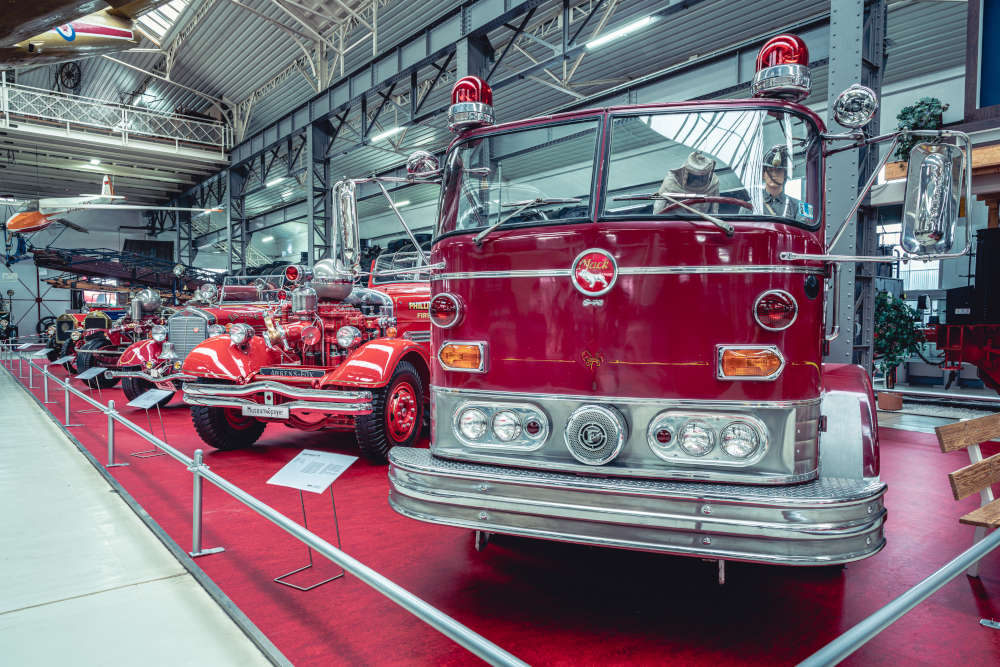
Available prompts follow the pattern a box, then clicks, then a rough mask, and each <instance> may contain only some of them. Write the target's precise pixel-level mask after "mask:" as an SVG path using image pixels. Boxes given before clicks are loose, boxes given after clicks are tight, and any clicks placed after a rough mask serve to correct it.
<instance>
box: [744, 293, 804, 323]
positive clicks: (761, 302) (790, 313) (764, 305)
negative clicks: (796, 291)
mask: <svg viewBox="0 0 1000 667" xmlns="http://www.w3.org/2000/svg"><path fill="white" fill-rule="evenodd" d="M798 312H799V306H798V304H797V303H796V302H795V298H794V297H792V295H791V294H789V293H788V292H785V291H782V290H771V291H769V292H764V293H763V294H761V295H760V296H759V297H757V303H756V304H754V318H755V319H756V320H757V324H759V325H760V326H762V327H764V328H765V329H767V330H769V331H781V330H783V329H787V328H788V327H790V326H792V322H794V321H795V315H796V314H797V313H798Z"/></svg>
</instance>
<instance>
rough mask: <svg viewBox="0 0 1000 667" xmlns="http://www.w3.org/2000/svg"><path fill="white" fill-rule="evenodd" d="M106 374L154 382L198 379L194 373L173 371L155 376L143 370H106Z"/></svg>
mask: <svg viewBox="0 0 1000 667" xmlns="http://www.w3.org/2000/svg"><path fill="white" fill-rule="evenodd" d="M104 376H105V377H107V378H142V379H143V380H147V381H149V382H152V383H153V384H156V383H158V382H172V381H174V380H179V381H185V382H189V381H191V380H197V379H198V378H197V377H195V376H194V375H187V374H185V373H173V374H170V375H164V376H161V377H153V376H152V375H150V374H149V373H143V372H142V371H105V372H104Z"/></svg>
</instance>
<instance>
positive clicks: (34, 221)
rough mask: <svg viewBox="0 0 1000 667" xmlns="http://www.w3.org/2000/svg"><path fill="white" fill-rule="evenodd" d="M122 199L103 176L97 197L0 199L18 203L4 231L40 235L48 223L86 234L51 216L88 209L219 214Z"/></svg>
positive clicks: (215, 210)
mask: <svg viewBox="0 0 1000 667" xmlns="http://www.w3.org/2000/svg"><path fill="white" fill-rule="evenodd" d="M118 199H125V198H124V197H122V196H119V195H116V194H115V191H114V187H113V186H112V185H111V177H110V176H105V177H104V182H103V184H102V186H101V194H99V195H80V196H79V197H46V198H43V199H28V200H21V199H6V198H4V199H0V203H7V204H20V206H19V207H18V208H17V210H16V211H15V212H14V215H12V216H10V218H8V219H7V231H9V232H16V233H18V234H33V233H35V232H40V231H42V230H43V229H45V228H46V227H48V226H49V225H51V224H54V223H58V224H60V225H64V226H66V227H69V228H70V229H75V230H77V231H80V232H84V233H86V231H87V230H86V229H85V228H84V227H81V226H80V225H78V224H76V223H74V222H70V221H69V220H66V219H65V218H59V217H55V216H60V215H65V214H67V213H72V212H74V211H84V210H88V209H106V210H126V211H127V210H133V211H197V212H198V213H220V212H221V211H222V209H221V208H180V207H176V206H145V205H139V204H115V203H113V202H114V201H115V200H118Z"/></svg>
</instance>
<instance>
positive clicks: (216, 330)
mask: <svg viewBox="0 0 1000 667" xmlns="http://www.w3.org/2000/svg"><path fill="white" fill-rule="evenodd" d="M224 333H226V327H224V326H222V325H221V324H210V325H208V335H209V337H211V336H221V335H222V334H224Z"/></svg>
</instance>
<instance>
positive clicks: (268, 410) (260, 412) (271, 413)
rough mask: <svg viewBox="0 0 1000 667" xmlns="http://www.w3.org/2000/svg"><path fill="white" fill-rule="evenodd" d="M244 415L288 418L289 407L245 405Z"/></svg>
mask: <svg viewBox="0 0 1000 667" xmlns="http://www.w3.org/2000/svg"><path fill="white" fill-rule="evenodd" d="M243 416H244V417H268V418H270V419H288V408H286V407H284V406H282V405H244V406H243Z"/></svg>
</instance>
